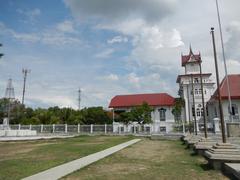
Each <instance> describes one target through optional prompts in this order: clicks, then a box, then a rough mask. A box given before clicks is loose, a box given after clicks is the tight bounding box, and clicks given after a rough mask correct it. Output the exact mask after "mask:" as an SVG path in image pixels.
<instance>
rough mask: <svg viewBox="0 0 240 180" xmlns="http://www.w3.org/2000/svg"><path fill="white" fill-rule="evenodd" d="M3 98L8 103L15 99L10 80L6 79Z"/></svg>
mask: <svg viewBox="0 0 240 180" xmlns="http://www.w3.org/2000/svg"><path fill="white" fill-rule="evenodd" d="M5 98H6V99H9V100H10V101H12V100H14V99H15V94H14V88H13V84H12V79H11V78H9V79H8V83H7V88H6V91H5Z"/></svg>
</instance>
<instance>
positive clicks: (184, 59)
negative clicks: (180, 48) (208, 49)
mask: <svg viewBox="0 0 240 180" xmlns="http://www.w3.org/2000/svg"><path fill="white" fill-rule="evenodd" d="M191 56H193V57H194V59H195V60H196V61H199V62H201V55H200V53H199V54H193V52H192V49H191V47H190V51H189V54H188V55H182V66H185V65H186V64H187V63H188V61H189V60H190V58H191Z"/></svg>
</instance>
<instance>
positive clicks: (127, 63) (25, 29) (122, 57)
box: [0, 0, 240, 108]
mask: <svg viewBox="0 0 240 180" xmlns="http://www.w3.org/2000/svg"><path fill="white" fill-rule="evenodd" d="M218 1H219V8H220V15H221V20H222V30H223V40H224V47H225V51H226V60H227V68H228V73H232V74H236V73H240V51H239V49H240V13H239V7H240V1H239V0H227V1H223V0H218ZM211 27H215V36H216V45H217V53H218V59H219V69H220V76H221V78H222V77H223V76H224V69H223V61H222V54H221V46H220V34H219V28H218V24H217V12H216V4H215V0H184V1H183V0H121V1H119V0H87V1H86V0H51V1H49V0H41V1H32V0H1V6H0V43H1V44H3V46H2V47H0V52H1V53H4V56H3V57H2V58H1V59H0V96H1V97H4V95H5V89H6V86H7V80H8V79H9V78H12V79H13V86H14V90H15V97H16V98H18V99H19V100H21V97H22V87H23V74H22V69H23V68H25V69H30V70H31V73H29V74H28V76H27V84H26V95H25V104H26V106H29V107H33V108H37V107H42V108H47V107H50V106H60V107H72V108H77V107H78V89H79V88H81V91H82V93H81V107H82V108H83V107H90V106H103V107H105V108H107V107H108V105H109V102H110V100H111V98H112V97H114V96H115V95H119V94H135V93H160V92H166V93H169V94H170V95H172V96H174V97H176V96H177V91H178V84H176V78H177V75H178V74H182V73H183V72H184V71H183V68H182V67H181V54H188V53H189V46H190V44H191V47H192V49H193V51H194V52H195V53H199V52H200V53H201V56H202V60H203V72H211V73H213V75H212V79H213V80H214V81H215V69H214V60H213V50H212V41H211V35H210V28H211Z"/></svg>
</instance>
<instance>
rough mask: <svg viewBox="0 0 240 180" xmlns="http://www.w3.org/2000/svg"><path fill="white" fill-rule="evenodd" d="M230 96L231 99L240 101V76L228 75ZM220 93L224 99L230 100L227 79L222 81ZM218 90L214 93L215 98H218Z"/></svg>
mask: <svg viewBox="0 0 240 180" xmlns="http://www.w3.org/2000/svg"><path fill="white" fill-rule="evenodd" d="M228 81H229V87H230V95H231V99H240V74H231V75H228ZM220 93H221V97H222V99H228V90H227V79H226V77H225V78H224V79H223V80H222V82H221V84H220ZM217 97H218V95H217V90H216V91H215V92H214V94H213V96H212V98H211V99H213V98H217Z"/></svg>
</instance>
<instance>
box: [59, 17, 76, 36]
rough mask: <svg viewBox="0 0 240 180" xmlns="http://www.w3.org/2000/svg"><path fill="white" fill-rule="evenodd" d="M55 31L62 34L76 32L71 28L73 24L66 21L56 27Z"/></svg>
mask: <svg viewBox="0 0 240 180" xmlns="http://www.w3.org/2000/svg"><path fill="white" fill-rule="evenodd" d="M57 29H58V30H59V31H62V32H66V33H73V32H76V31H75V30H74V28H73V23H72V21H69V20H66V21H63V22H61V23H59V24H58V25H57Z"/></svg>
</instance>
